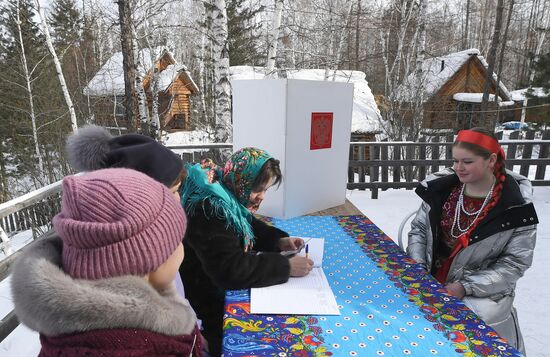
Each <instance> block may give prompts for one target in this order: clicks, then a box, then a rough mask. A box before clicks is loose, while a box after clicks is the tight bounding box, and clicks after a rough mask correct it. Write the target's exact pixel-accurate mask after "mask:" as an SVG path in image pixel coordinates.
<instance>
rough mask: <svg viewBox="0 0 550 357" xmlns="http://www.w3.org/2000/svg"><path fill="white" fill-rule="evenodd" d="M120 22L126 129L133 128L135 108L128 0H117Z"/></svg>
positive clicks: (134, 73)
mask: <svg viewBox="0 0 550 357" xmlns="http://www.w3.org/2000/svg"><path fill="white" fill-rule="evenodd" d="M117 4H118V18H119V22H120V42H121V44H122V66H123V68H124V96H125V98H124V108H125V109H126V119H127V121H128V131H129V132H132V131H134V130H135V125H134V124H135V123H134V121H135V119H136V118H135V114H134V112H135V109H136V64H135V59H134V50H133V48H132V42H133V39H132V13H131V8H130V0H117Z"/></svg>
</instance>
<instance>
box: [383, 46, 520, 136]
mask: <svg viewBox="0 0 550 357" xmlns="http://www.w3.org/2000/svg"><path fill="white" fill-rule="evenodd" d="M487 68H488V64H487V62H486V61H485V59H484V58H483V56H481V54H480V52H479V50H477V49H469V50H466V51H461V52H456V53H451V54H448V55H445V56H439V57H433V58H429V59H426V60H425V61H424V62H423V65H422V75H421V80H420V81H418V80H417V76H416V73H411V74H410V75H409V76H408V77H406V78H405V79H404V81H403V83H402V84H401V85H400V86H399V87H398V88H397V90H396V92H395V95H394V96H393V97H394V98H395V100H397V101H399V102H400V103H399V105H400V108H401V112H402V115H403V116H404V119H405V122H408V123H410V122H411V121H412V120H411V118H412V115H413V114H412V109H410V108H412V107H413V105H412V103H415V102H416V101H418V100H420V98H423V101H424V104H423V111H424V112H423V122H422V127H423V128H430V129H453V130H460V129H467V128H471V127H474V126H484V127H487V128H488V129H493V128H494V127H495V124H496V123H497V122H502V121H503V120H502V119H504V118H505V117H506V116H507V115H508V116H509V114H507V113H508V112H510V113H513V111H514V102H513V101H512V100H511V96H510V93H509V91H508V89H507V88H506V87H505V86H504V84H503V83H502V82H500V83H499V84H498V85H497V81H496V74H493V75H492V76H491V81H490V83H489V93H490V94H491V95H490V101H489V105H488V109H487V110H488V111H487V113H486V117H485V120H483V121H482V119H481V114H480V111H481V98H482V93H483V87H484V84H485V78H486V74H487ZM419 82H420V83H419Z"/></svg>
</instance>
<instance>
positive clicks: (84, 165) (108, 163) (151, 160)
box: [66, 125, 183, 187]
mask: <svg viewBox="0 0 550 357" xmlns="http://www.w3.org/2000/svg"><path fill="white" fill-rule="evenodd" d="M66 150H67V155H68V158H69V163H70V164H71V166H73V167H74V168H75V169H76V170H78V171H92V170H98V169H105V168H110V167H123V168H129V169H134V170H137V171H141V172H143V173H144V174H146V175H148V176H150V177H152V178H154V179H155V180H157V181H159V182H161V183H163V184H164V185H165V186H167V187H171V186H172V185H173V184H174V181H175V180H176V179H177V177H178V176H179V174H180V173H181V171H182V170H183V162H182V160H181V159H180V158H179V156H178V155H176V154H175V153H173V152H172V151H171V150H170V149H168V148H166V147H164V146H163V145H162V144H160V143H159V142H157V141H155V140H153V139H151V138H150V137H147V136H144V135H140V134H126V135H121V136H112V135H111V134H110V133H109V132H108V131H107V130H106V129H104V128H102V127H99V126H95V125H88V126H85V127H82V128H80V129H78V131H77V132H76V133H74V134H71V135H70V136H69V137H68V138H67V146H66Z"/></svg>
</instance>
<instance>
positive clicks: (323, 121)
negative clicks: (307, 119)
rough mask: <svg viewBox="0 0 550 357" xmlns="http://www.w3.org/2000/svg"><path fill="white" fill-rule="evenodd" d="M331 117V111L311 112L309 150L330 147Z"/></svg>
mask: <svg viewBox="0 0 550 357" xmlns="http://www.w3.org/2000/svg"><path fill="white" fill-rule="evenodd" d="M332 119H333V118H332V113H311V138H310V142H309V149H310V150H318V149H330V148H331V146H332Z"/></svg>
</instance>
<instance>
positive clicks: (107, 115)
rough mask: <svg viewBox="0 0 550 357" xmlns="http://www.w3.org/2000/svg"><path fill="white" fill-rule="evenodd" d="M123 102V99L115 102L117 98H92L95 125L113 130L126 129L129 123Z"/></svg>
mask: <svg viewBox="0 0 550 357" xmlns="http://www.w3.org/2000/svg"><path fill="white" fill-rule="evenodd" d="M122 100H123V98H122V97H118V100H115V97H92V98H91V101H92V111H93V113H94V124H96V125H100V126H105V127H112V128H118V127H120V128H126V127H127V125H128V121H127V120H126V116H125V115H124V112H125V110H124V106H123V102H122ZM115 105H116V106H115Z"/></svg>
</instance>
